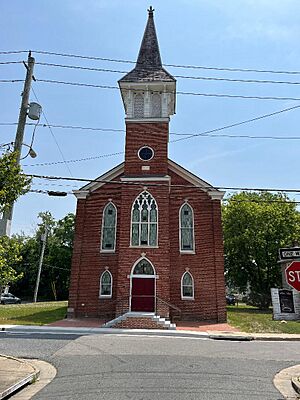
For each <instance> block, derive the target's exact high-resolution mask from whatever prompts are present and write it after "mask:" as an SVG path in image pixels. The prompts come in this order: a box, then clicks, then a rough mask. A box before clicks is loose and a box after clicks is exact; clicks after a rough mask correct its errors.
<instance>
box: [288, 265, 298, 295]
mask: <svg viewBox="0 0 300 400" xmlns="http://www.w3.org/2000/svg"><path fill="white" fill-rule="evenodd" d="M285 279H286V281H287V283H288V284H289V285H290V286H292V287H293V288H294V289H296V290H298V292H300V261H293V262H292V263H291V264H290V265H289V266H288V267H287V268H286V269H285Z"/></svg>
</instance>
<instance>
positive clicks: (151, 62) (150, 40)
mask: <svg viewBox="0 0 300 400" xmlns="http://www.w3.org/2000/svg"><path fill="white" fill-rule="evenodd" d="M153 12H154V9H153V7H152V6H150V8H149V9H148V21H147V25H146V28H145V32H144V36H143V39H142V43H141V47H140V51H139V54H138V58H137V62H136V65H135V68H134V69H133V70H132V71H130V72H129V73H128V74H127V75H125V76H124V77H123V78H121V79H120V82H125V81H126V82H145V81H147V82H151V81H168V82H170V81H175V79H174V78H173V76H172V75H170V74H169V73H168V72H167V71H166V70H165V69H164V68H163V66H162V62H161V58H160V52H159V45H158V40H157V36H156V30H155V24H154V18H153Z"/></svg>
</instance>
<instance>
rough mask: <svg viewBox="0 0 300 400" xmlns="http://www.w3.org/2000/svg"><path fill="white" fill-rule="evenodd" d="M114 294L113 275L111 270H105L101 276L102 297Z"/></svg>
mask: <svg viewBox="0 0 300 400" xmlns="http://www.w3.org/2000/svg"><path fill="white" fill-rule="evenodd" d="M111 296H112V275H111V273H110V272H109V271H105V272H103V274H102V275H101V278H100V297H111Z"/></svg>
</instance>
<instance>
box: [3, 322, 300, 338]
mask: <svg viewBox="0 0 300 400" xmlns="http://www.w3.org/2000/svg"><path fill="white" fill-rule="evenodd" d="M1 332H6V333H11V334H18V333H19V334H22V333H28V334H30V333H31V334H34V333H36V334H49V335H52V334H56V335H57V334H63V335H78V336H83V335H95V334H110V335H113V334H115V335H118V334H125V335H147V336H173V337H193V338H196V337H199V338H207V339H212V340H231V341H253V340H255V341H300V335H292V334H289V335H288V334H272V333H270V334H268V333H266V334H260V333H252V334H248V333H244V332H226V331H223V332H218V331H196V330H181V329H180V330H165V329H163V330H162V329H117V328H85V327H72V328H71V327H54V326H47V325H44V326H34V325H2V326H1V325H0V334H1Z"/></svg>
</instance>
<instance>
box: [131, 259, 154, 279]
mask: <svg viewBox="0 0 300 400" xmlns="http://www.w3.org/2000/svg"><path fill="white" fill-rule="evenodd" d="M133 275H155V271H154V268H153V266H152V265H151V263H150V262H149V261H148V260H147V259H146V258H143V259H142V260H140V261H139V262H138V263H137V264H136V266H135V267H134V269H133Z"/></svg>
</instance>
